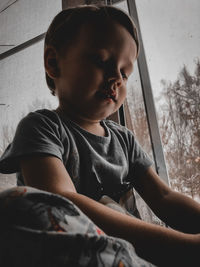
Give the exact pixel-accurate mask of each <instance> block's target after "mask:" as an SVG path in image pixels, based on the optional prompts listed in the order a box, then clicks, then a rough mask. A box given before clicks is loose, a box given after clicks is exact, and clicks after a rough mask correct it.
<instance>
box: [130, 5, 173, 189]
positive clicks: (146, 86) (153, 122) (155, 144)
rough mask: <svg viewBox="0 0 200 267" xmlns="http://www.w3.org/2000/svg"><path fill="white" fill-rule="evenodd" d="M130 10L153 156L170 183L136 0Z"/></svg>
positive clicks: (163, 175) (158, 170)
mask: <svg viewBox="0 0 200 267" xmlns="http://www.w3.org/2000/svg"><path fill="white" fill-rule="evenodd" d="M127 4H128V10H129V14H130V16H131V17H132V18H133V19H134V22H135V24H136V26H137V29H138V35H139V40H140V54H139V57H138V59H137V63H138V69H139V74H140V80H141V86H142V94H143V98H144V105H145V110H146V115H147V123H148V127H149V133H150V140H151V145H152V150H153V156H154V161H155V167H156V172H157V173H158V175H159V176H160V177H161V179H162V180H164V181H165V182H166V183H167V184H168V185H169V177H168V171H167V167H166V162H165V156H164V152H163V146H162V141H161V137H160V131H159V126H158V120H157V116H156V108H155V103H154V98H153V93H152V87H151V82H150V77H149V72H148V66H147V62H146V56H145V51H144V46H143V40H142V36H141V31H140V25H139V19H138V13H137V8H136V3H135V0H127Z"/></svg>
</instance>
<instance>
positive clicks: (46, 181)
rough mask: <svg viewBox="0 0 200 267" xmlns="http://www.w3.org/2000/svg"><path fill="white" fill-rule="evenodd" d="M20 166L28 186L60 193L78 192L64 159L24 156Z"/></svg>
mask: <svg viewBox="0 0 200 267" xmlns="http://www.w3.org/2000/svg"><path fill="white" fill-rule="evenodd" d="M20 167H21V172H22V175H23V178H24V182H25V184H26V185H28V186H32V187H35V188H38V189H41V190H44V191H48V192H52V193H55V194H60V195H62V193H63V192H65V191H72V192H76V189H75V187H74V184H73V182H72V180H71V177H70V176H69V174H68V172H67V170H66V168H65V167H64V165H63V163H62V161H61V160H60V159H58V158H56V157H54V156H31V157H26V158H22V159H21V161H20Z"/></svg>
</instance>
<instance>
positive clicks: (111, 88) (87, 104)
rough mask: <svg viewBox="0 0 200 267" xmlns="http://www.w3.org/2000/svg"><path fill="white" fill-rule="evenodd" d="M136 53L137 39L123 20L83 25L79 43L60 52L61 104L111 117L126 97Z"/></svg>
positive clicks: (94, 117) (82, 113) (91, 116)
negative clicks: (125, 26) (103, 24)
mask: <svg viewBox="0 0 200 267" xmlns="http://www.w3.org/2000/svg"><path fill="white" fill-rule="evenodd" d="M136 54H137V47H136V43H135V41H134V40H133V38H132V36H131V35H130V34H129V32H128V31H127V30H126V29H125V28H124V27H123V26H121V25H120V24H118V23H115V22H112V21H111V22H110V23H109V24H107V25H106V27H103V26H100V27H96V26H92V25H88V24H85V25H83V26H82V27H81V30H80V33H79V35H78V37H77V40H76V41H75V43H74V44H73V45H71V46H70V47H67V49H66V50H65V49H64V52H62V53H59V55H58V68H59V76H58V77H57V78H56V80H55V84H56V93H57V95H58V98H59V103H60V108H61V109H63V110H64V111H65V112H66V113H67V112H68V113H69V114H75V115H76V116H81V117H85V118H87V119H91V120H101V119H104V118H106V117H108V116H109V115H110V114H112V113H113V112H115V111H116V110H117V109H118V108H119V107H120V106H121V105H122V103H123V102H124V100H125V97H126V83H127V78H128V76H129V75H130V74H131V72H132V71H133V63H134V61H135V59H136Z"/></svg>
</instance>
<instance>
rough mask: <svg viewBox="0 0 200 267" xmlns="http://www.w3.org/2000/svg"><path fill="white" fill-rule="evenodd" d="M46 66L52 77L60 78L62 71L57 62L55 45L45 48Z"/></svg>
mask: <svg viewBox="0 0 200 267" xmlns="http://www.w3.org/2000/svg"><path fill="white" fill-rule="evenodd" d="M44 66H45V70H46V72H47V74H48V76H49V77H50V78H52V79H55V78H58V76H59V73H60V71H59V67H58V62H57V52H56V50H55V48H54V47H47V48H45V51H44Z"/></svg>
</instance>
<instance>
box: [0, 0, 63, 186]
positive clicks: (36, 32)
mask: <svg viewBox="0 0 200 267" xmlns="http://www.w3.org/2000/svg"><path fill="white" fill-rule="evenodd" d="M61 9H62V3H61V1H54V0H51V1H49V0H42V1H34V0H30V1H25V0H18V1H6V0H3V1H1V4H0V25H1V31H0V40H1V41H0V80H1V84H0V114H1V116H0V125H1V127H0V154H1V153H2V152H3V151H4V150H5V148H6V147H7V145H8V143H9V142H10V141H11V139H12V138H13V135H14V131H15V128H16V125H17V124H18V122H19V120H20V119H21V118H22V117H23V116H24V115H25V114H27V113H28V112H29V111H32V110H35V109H38V108H43V107H51V108H53V107H55V106H56V103H57V100H56V98H55V97H53V96H51V94H50V92H49V90H48V88H47V85H46V83H45V74H44V68H43V41H42V38H43V33H44V31H46V29H47V27H48V25H49V23H50V21H51V20H52V18H53V17H54V15H56V13H58V12H59V11H60V10H61ZM38 36H42V38H37V37H38ZM41 99H44V100H43V101H41ZM0 176H1V179H0V187H1V188H4V187H7V186H8V185H14V184H15V175H11V176H10V175H2V174H0Z"/></svg>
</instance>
